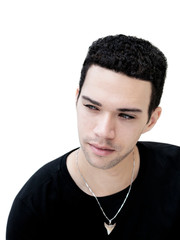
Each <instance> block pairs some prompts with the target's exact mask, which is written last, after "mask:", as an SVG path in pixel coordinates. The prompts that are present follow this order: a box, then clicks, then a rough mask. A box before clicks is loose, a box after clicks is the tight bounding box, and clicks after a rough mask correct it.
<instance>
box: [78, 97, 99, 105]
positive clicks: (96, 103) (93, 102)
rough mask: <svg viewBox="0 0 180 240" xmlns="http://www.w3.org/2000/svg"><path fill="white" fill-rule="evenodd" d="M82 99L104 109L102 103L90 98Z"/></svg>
mask: <svg viewBox="0 0 180 240" xmlns="http://www.w3.org/2000/svg"><path fill="white" fill-rule="evenodd" d="M82 98H83V99H84V100H86V101H89V102H91V103H92V104H94V105H97V106H99V107H102V104H101V103H99V102H97V101H95V100H93V99H91V98H90V97H87V96H82Z"/></svg>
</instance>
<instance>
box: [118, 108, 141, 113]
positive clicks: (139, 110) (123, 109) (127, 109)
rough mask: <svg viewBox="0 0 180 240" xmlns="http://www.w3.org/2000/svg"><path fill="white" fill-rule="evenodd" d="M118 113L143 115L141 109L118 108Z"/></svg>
mask: <svg viewBox="0 0 180 240" xmlns="http://www.w3.org/2000/svg"><path fill="white" fill-rule="evenodd" d="M117 111H120V112H136V113H142V110H141V109H139V108H118V109H117Z"/></svg>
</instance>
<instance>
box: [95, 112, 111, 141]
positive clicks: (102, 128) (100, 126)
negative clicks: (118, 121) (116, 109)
mask: <svg viewBox="0 0 180 240" xmlns="http://www.w3.org/2000/svg"><path fill="white" fill-rule="evenodd" d="M94 133H95V134H96V136H98V137H101V138H104V139H114V137H115V122H114V119H113V118H112V116H110V114H103V115H102V116H101V117H99V119H98V120H97V123H96V126H95V128H94Z"/></svg>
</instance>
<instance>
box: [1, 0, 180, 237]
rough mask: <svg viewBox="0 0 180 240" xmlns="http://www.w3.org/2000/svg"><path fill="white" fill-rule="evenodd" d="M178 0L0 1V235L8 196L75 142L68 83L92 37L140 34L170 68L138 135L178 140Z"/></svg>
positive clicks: (74, 82)
mask: <svg viewBox="0 0 180 240" xmlns="http://www.w3.org/2000/svg"><path fill="white" fill-rule="evenodd" d="M179 23H180V14H179V1H175V0H174V1H173V0H172V1H166V0H162V1H158V0H151V1H144V0H139V1H138V0H136V1H135V0H132V1H128V0H125V1H121V0H118V1H113V0H111V1H109V0H108V1H105V0H103V1H100V0H99V1H98V0H95V1H93V0H91V1H86V0H84V1H83V0H82V1H78V0H75V1H73V0H71V1H68V0H66V1H60V0H59V1H54V0H51V1H50V0H49V1H47V0H42V1H40V0H29V1H27V0H22V1H20V0H9V1H8V0H4V1H2V0H1V1H0V239H5V227H6V221H7V217H8V214H9V211H10V207H11V204H12V202H13V199H14V197H15V195H16V194H17V192H18V191H19V190H20V188H21V187H22V185H23V184H24V183H25V182H26V181H27V179H28V178H29V177H30V176H31V175H32V174H33V173H34V172H35V171H36V170H37V169H38V168H40V167H41V166H42V165H44V164H45V163H47V162H49V161H51V160H53V159H54V158H56V157H59V156H60V155H62V154H63V153H65V152H67V151H69V150H71V149H72V148H75V147H77V146H79V143H78V136H77V130H76V111H75V90H76V88H77V86H78V81H79V76H80V70H81V66H82V62H83V60H84V58H85V56H86V53H87V49H88V47H89V45H90V44H91V43H92V41H94V40H96V39H97V38H99V37H103V36H106V35H110V34H119V33H123V34H127V35H134V36H137V37H141V38H145V39H147V40H149V41H151V42H152V43H153V44H154V45H156V46H157V47H159V48H160V49H161V50H162V51H163V52H164V53H165V55H166V56H167V58H168V63H169V68H168V75H167V82H166V85H165V90H164V96H163V98H162V102H161V106H162V107H163V114H162V116H161V119H160V120H159V122H158V124H157V125H156V127H155V128H154V129H153V130H152V131H151V132H149V133H147V134H145V135H143V136H142V138H141V139H142V140H147V141H148V140H150V141H160V142H168V143H172V144H176V145H179V143H180V137H179V130H180V128H179V118H180V113H179V105H180V95H179V88H180V84H179V81H180V79H179V78H180V77H179V68H180V61H179V54H180V31H179Z"/></svg>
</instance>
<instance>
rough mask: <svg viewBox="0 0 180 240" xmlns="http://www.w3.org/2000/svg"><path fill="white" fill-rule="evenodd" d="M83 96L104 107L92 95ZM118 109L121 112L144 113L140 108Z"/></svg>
mask: <svg viewBox="0 0 180 240" xmlns="http://www.w3.org/2000/svg"><path fill="white" fill-rule="evenodd" d="M82 98H83V99H84V100H86V101H88V102H90V103H92V104H94V105H96V106H99V107H102V104H101V103H99V102H97V101H96V100H93V99H92V98H90V97H87V96H84V95H83V96H82ZM117 111H119V112H136V113H142V110H141V109H139V108H118V109H117Z"/></svg>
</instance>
